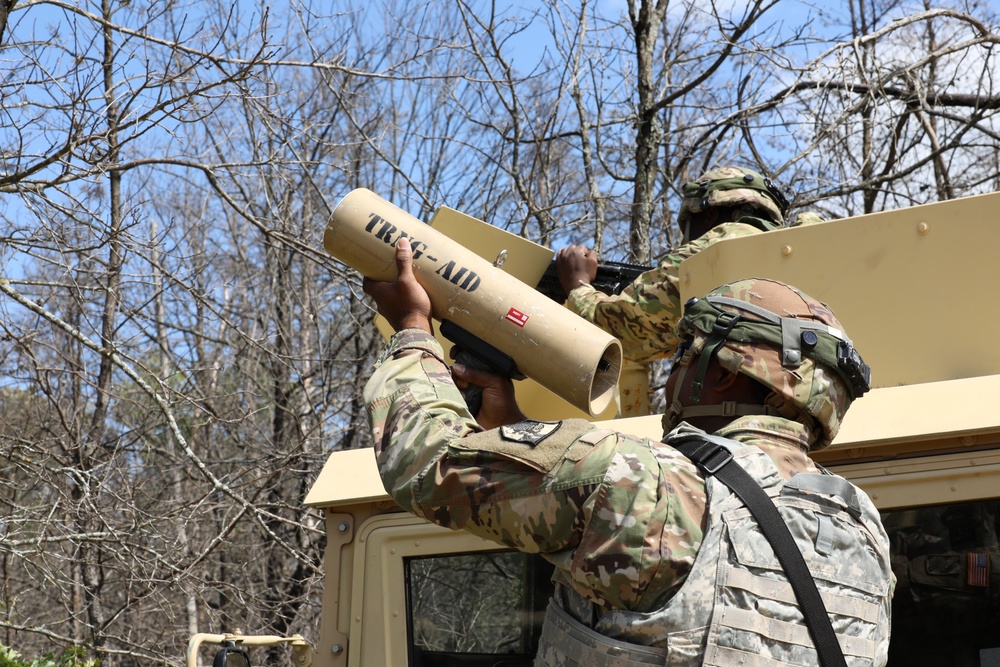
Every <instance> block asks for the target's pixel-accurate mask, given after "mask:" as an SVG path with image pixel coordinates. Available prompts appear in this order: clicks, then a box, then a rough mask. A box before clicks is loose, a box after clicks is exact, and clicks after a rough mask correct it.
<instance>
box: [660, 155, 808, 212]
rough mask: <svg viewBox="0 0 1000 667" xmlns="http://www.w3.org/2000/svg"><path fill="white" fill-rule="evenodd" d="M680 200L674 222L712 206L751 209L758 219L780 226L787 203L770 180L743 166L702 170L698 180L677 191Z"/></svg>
mask: <svg viewBox="0 0 1000 667" xmlns="http://www.w3.org/2000/svg"><path fill="white" fill-rule="evenodd" d="M681 194H682V195H683V199H682V200H681V207H680V211H678V213H677V223H678V224H680V225H683V224H684V223H685V222H686V221H687V220H688V219H689V218H690V216H691V215H692V214H694V213H701V212H702V211H704V210H706V209H708V208H712V207H716V206H741V205H743V206H752V207H753V208H755V209H756V210H757V211H758V212H759V214H760V217H761V218H764V219H766V220H769V221H770V222H772V223H775V225H776V226H781V225H782V224H783V223H784V213H785V211H786V210H787V209H788V200H787V199H786V198H785V196H784V194H783V193H782V192H781V191H780V190H779V189H778V187H777V186H776V185H775V184H774V182H773V181H771V179H770V178H767V177H766V176H762V175H761V174H759V173H758V172H756V171H753V170H752V169H744V168H743V167H720V168H718V169H713V170H711V171H706V172H705V173H704V174H702V175H701V177H700V178H698V180H695V181H691V182H689V183H685V184H684V186H683V187H682V188H681Z"/></svg>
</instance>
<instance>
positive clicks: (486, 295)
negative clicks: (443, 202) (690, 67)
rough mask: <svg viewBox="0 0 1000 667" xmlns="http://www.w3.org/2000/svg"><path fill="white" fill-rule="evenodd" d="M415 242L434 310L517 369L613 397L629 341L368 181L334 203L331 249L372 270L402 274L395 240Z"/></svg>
mask: <svg viewBox="0 0 1000 667" xmlns="http://www.w3.org/2000/svg"><path fill="white" fill-rule="evenodd" d="M401 238H406V239H408V240H409V241H410V246H411V247H412V248H413V268H414V273H415V274H416V278H417V281H418V282H419V283H420V284H421V285H422V286H423V287H424V289H425V290H427V293H428V295H429V296H430V299H431V305H432V307H433V310H434V317H435V318H437V319H438V320H442V321H450V322H452V323H454V324H456V325H458V326H459V327H461V328H463V329H465V330H466V331H468V332H469V333H471V334H472V335H474V336H477V337H478V338H481V339H482V340H484V341H486V342H487V343H489V344H490V345H492V346H493V347H495V348H497V349H498V350H500V351H501V352H503V353H504V354H506V355H508V356H509V357H510V358H511V359H512V360H513V361H514V362H515V363H516V365H517V370H518V371H520V372H521V373H523V374H524V375H526V376H528V377H530V378H532V379H533V380H535V381H536V382H538V383H539V384H540V385H542V386H543V387H545V388H546V389H548V390H550V391H552V392H553V393H555V394H557V395H558V396H560V397H561V398H563V399H564V400H566V401H568V402H569V403H571V404H572V405H573V406H575V407H577V408H579V409H581V410H584V411H585V412H588V413H589V414H590V415H592V416H596V415H598V414H599V413H601V412H602V411H603V410H604V409H605V408H606V407H607V406H608V404H609V403H610V402H611V400H612V399H613V398H614V397H615V395H616V393H617V386H618V375H619V373H620V371H621V365H622V349H621V343H619V342H618V340H617V339H615V338H614V337H613V336H611V335H610V334H608V333H606V332H604V331H602V330H601V329H598V328H597V327H596V326H594V325H593V324H591V323H590V322H588V321H586V320H584V319H583V318H581V317H579V316H577V315H575V314H574V313H572V312H570V311H569V310H567V309H566V308H563V307H562V306H561V305H559V304H557V303H556V302H555V301H552V300H551V299H549V298H548V297H545V296H542V295H541V294H539V293H538V292H536V291H535V290H534V289H533V288H532V287H529V286H528V285H526V284H524V283H523V282H521V281H520V280H518V279H517V278H514V277H513V276H510V275H508V274H506V273H504V272H503V271H501V270H500V269H498V268H496V267H494V266H493V265H492V264H491V263H490V262H488V261H487V260H485V259H483V258H481V257H479V256H478V255H476V254H475V253H473V252H472V251H470V250H468V249H466V248H465V247H464V246H462V245H461V244H459V243H457V242H455V241H453V240H452V239H450V238H448V237H447V236H445V235H444V234H442V233H440V232H438V231H437V230H435V229H434V228H432V227H431V226H430V225H427V224H424V223H423V222H421V221H420V220H418V219H417V218H415V217H413V216H412V215H410V214H408V213H406V212H405V211H403V210H402V209H400V208H398V207H396V206H394V205H392V204H390V203H389V202H387V201H386V200H384V199H382V198H381V197H379V196H378V195H376V194H375V193H373V192H371V191H370V190H366V189H364V188H359V189H357V190H352V191H351V192H350V193H349V194H348V195H347V196H346V197H344V198H343V200H341V202H340V203H339V204H338V205H337V207H336V208H335V209H334V210H333V214H332V216H331V217H330V222H329V224H328V225H327V227H326V233H325V234H324V236H323V245H324V247H325V248H326V250H327V252H329V253H330V254H331V255H333V256H334V257H336V258H337V259H339V260H340V261H342V262H344V263H345V264H347V265H349V266H351V267H352V268H354V269H356V270H357V271H359V272H360V273H361V274H362V275H364V276H366V277H368V278H372V279H374V280H387V281H391V280H395V279H396V263H395V250H394V248H395V246H396V242H397V241H398V240H399V239H401Z"/></svg>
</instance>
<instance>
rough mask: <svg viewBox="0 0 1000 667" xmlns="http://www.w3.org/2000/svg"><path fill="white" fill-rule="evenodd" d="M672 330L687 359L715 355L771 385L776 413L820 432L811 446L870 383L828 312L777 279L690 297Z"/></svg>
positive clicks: (827, 439) (822, 440)
mask: <svg viewBox="0 0 1000 667" xmlns="http://www.w3.org/2000/svg"><path fill="white" fill-rule="evenodd" d="M734 315H735V316H737V317H733V316H734ZM723 329H726V330H725V331H724V332H723ZM678 334H679V336H680V338H681V339H682V340H685V341H687V342H688V343H689V349H688V352H687V353H688V354H689V355H690V359H691V361H690V363H692V364H697V363H703V365H707V363H708V360H709V359H711V358H715V359H716V360H717V362H718V363H719V364H720V365H722V366H723V367H724V368H726V369H727V370H729V371H731V372H738V373H742V374H744V375H747V376H749V377H751V378H753V379H754V380H756V381H757V382H759V383H760V384H762V385H764V386H765V387H767V388H769V389H770V390H771V391H772V392H773V395H772V396H770V397H769V399H768V403H769V404H770V405H772V406H773V407H774V408H776V409H777V412H778V413H779V414H780V415H782V416H784V417H787V418H791V419H797V420H799V421H804V422H805V423H807V425H809V422H810V419H809V418H811V419H812V420H814V421H815V424H816V425H818V426H819V427H820V429H819V431H820V432H819V433H818V437H817V439H816V441H815V442H814V444H813V445H812V447H811V449H820V448H822V447H827V446H829V445H830V443H831V442H833V439H834V437H836V435H837V432H838V431H839V430H840V424H841V421H842V420H843V417H844V414H845V413H846V412H847V408H848V407H850V405H851V403H852V401H853V400H854V399H855V398H857V397H859V396H861V395H862V394H864V393H865V392H866V391H868V388H869V379H870V371H869V369H868V366H867V365H865V363H864V362H863V361H862V360H861V357H860V355H859V354H858V353H857V351H856V350H855V349H854V345H853V343H852V342H851V340H850V339H849V338H848V337H847V336H846V335H845V334H844V333H843V327H842V326H841V324H840V322H839V321H838V320H837V317H836V316H835V315H834V313H833V311H832V310H831V309H830V308H829V307H828V306H827V305H826V304H823V303H821V302H820V301H817V300H816V299H814V298H812V297H810V296H809V295H807V294H805V293H803V292H801V291H800V290H798V289H796V288H794V287H791V286H789V285H786V284H784V283H781V282H778V281H776V280H769V279H762V278H753V279H749V280H740V281H737V282H734V283H730V284H728V285H723V286H722V287H718V288H716V289H714V290H712V292H711V293H709V294H708V295H707V296H706V297H705V298H704V299H691V300H690V301H688V303H687V304H686V305H685V313H684V317H683V318H681V320H680V322H679V323H678ZM701 356H704V361H703V362H702V360H701V359H698V357H701ZM813 430H815V429H813ZM814 437H816V436H814Z"/></svg>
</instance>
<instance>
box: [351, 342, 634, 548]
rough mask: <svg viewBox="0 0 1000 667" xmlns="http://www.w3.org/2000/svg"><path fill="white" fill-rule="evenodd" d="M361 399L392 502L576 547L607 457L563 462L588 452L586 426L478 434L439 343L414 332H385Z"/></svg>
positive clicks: (482, 529)
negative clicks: (379, 356)
mask: <svg viewBox="0 0 1000 667" xmlns="http://www.w3.org/2000/svg"><path fill="white" fill-rule="evenodd" d="M364 396H365V404H366V406H367V409H368V416H369V420H370V422H371V426H372V432H373V435H374V438H375V441H376V449H377V451H378V464H379V473H380V474H381V476H382V481H383V484H384V485H385V488H386V491H387V492H388V493H389V494H390V495H391V496H392V497H393V498H394V499H395V500H396V502H397V503H399V505H400V506H401V507H403V508H404V509H406V510H409V511H411V512H413V513H414V514H417V515H418V516H422V517H425V518H426V519H428V520H430V521H432V522H434V523H436V524H439V525H442V526H446V527H448V528H453V529H463V530H466V531H469V532H472V533H475V534H476V535H479V536H481V537H484V538H486V539H489V540H492V541H494V542H499V543H501V544H505V545H508V546H511V547H515V548H518V549H521V550H523V551H529V552H534V553H539V552H541V553H546V552H555V551H560V550H563V549H567V548H571V547H573V546H575V545H576V544H577V543H579V533H580V531H581V528H582V525H583V523H584V522H585V520H584V516H583V514H584V512H585V511H586V510H585V507H586V506H587V505H588V503H592V499H591V498H590V496H591V495H592V494H594V493H595V491H596V490H597V488H598V486H599V484H600V482H601V480H602V479H603V477H604V474H605V472H606V469H607V467H608V462H607V460H605V459H609V458H610V456H612V455H613V453H614V447H613V446H612V447H608V448H607V452H608V453H607V456H606V457H604V458H603V459H602V458H601V457H594V458H590V457H588V459H587V460H588V463H587V464H586V465H585V466H584V465H580V466H577V465H575V464H574V463H573V462H572V461H568V460H566V459H565V457H566V456H571V457H574V458H577V459H582V458H583V457H584V455H585V454H588V453H590V451H591V450H592V449H593V444H592V443H587V442H578V440H579V439H580V438H581V437H582V436H584V435H585V434H586V433H587V432H589V431H592V430H593V427H592V426H591V425H590V424H589V423H588V422H585V421H583V420H566V421H564V422H551V423H546V422H526V423H525V424H526V425H525V426H523V427H521V433H520V434H518V433H516V432H515V430H516V429H513V428H512V429H511V433H512V434H513V435H512V436H511V437H512V438H514V439H510V440H503V439H502V438H501V437H500V431H499V430H498V429H495V430H493V431H487V432H483V431H482V429H481V428H480V427H479V426H478V424H477V423H476V421H475V420H474V419H473V417H472V415H471V414H470V413H469V411H468V408H467V407H466V405H465V403H464V401H463V400H462V396H461V393H460V392H459V390H458V388H457V387H456V386H455V384H454V382H453V381H452V379H451V373H450V372H449V370H448V367H447V366H446V365H445V363H444V360H443V354H442V351H441V348H440V345H439V344H438V343H437V341H436V340H434V339H433V338H432V337H431V336H430V335H428V334H422V333H420V332H418V331H415V330H412V331H407V332H404V333H401V334H397V335H396V336H394V337H393V340H392V341H390V344H389V346H388V348H387V349H386V351H385V353H383V355H382V359H381V360H380V363H379V365H378V368H377V369H376V371H375V373H374V374H373V375H372V377H371V379H370V380H369V381H368V384H367V385H366V387H365V392H364ZM546 424H548V425H547V426H546ZM532 428H536V429H541V431H542V435H543V436H544V437H541V438H539V436H538V434H532V433H530V432H529V431H530V429H532ZM546 429H547V430H548V431H550V432H548V433H545V431H546ZM516 438H522V441H518V440H517V439H516ZM532 438H534V439H535V442H532ZM573 445H577V446H576V447H575V448H573ZM571 448H573V449H572V452H569V450H570V449H571Z"/></svg>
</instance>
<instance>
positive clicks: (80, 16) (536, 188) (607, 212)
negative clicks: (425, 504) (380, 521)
mask: <svg viewBox="0 0 1000 667" xmlns="http://www.w3.org/2000/svg"><path fill="white" fill-rule="evenodd" d="M322 4H323V5H324V6H322V7H321V6H319V5H320V3H317V4H315V5H314V4H310V3H306V2H303V3H299V2H290V3H288V4H286V5H283V6H280V7H273V6H272V7H266V6H265V5H260V6H250V5H247V4H246V3H230V2H227V1H225V0H222V1H220V2H214V3H200V4H184V3H182V2H179V1H171V2H166V3H163V2H151V1H147V0H141V1H140V0H131V1H130V2H125V3H115V2H111V0H101V1H100V2H96V1H95V2H91V3H67V2H62V1H61V0H41V1H36V2H25V3H16V4H15V3H13V2H7V3H3V6H2V7H0V31H2V32H0V40H2V41H0V53H2V54H3V58H4V61H3V62H4V65H3V67H4V69H5V71H4V74H5V76H4V77H3V78H2V79H0V93H2V104H0V112H2V113H3V115H4V120H3V122H2V123H0V127H2V128H3V129H2V131H0V161H2V165H3V168H2V172H0V193H3V196H4V198H5V199H4V209H3V210H2V211H0V238H2V241H3V242H2V243H0V267H2V269H3V274H2V275H3V280H0V378H2V380H0V401H2V405H3V408H4V410H3V417H2V419H3V424H2V426H0V461H2V463H3V466H4V472H5V475H4V481H3V483H2V484H0V514H2V515H3V516H4V521H3V522H2V523H0V568H2V570H3V572H2V574H3V577H4V578H3V586H2V587H0V602H2V605H3V610H2V613H0V628H3V634H2V641H3V643H5V644H8V645H14V646H15V647H16V648H18V650H21V651H22V652H24V653H26V654H28V655H31V654H33V653H35V654H38V653H45V652H49V651H52V650H53V647H54V646H57V647H58V646H71V645H76V646H81V647H84V648H85V649H86V650H87V651H89V652H91V653H92V654H94V655H96V656H99V657H101V659H102V660H103V661H104V662H105V664H110V665H118V664H122V665H126V664H128V665H131V664H137V663H138V662H140V661H150V660H154V661H158V662H170V663H173V664H177V663H179V662H180V660H181V659H182V656H183V644H184V643H185V642H186V640H187V637H188V636H189V635H190V634H191V633H193V632H196V631H205V630H231V629H235V628H237V627H240V628H242V629H244V630H245V631H250V632H266V633H289V632H300V633H302V634H304V635H306V636H307V637H310V636H312V633H313V632H314V629H315V627H316V623H315V617H316V614H318V613H319V611H318V609H317V607H316V595H315V592H316V588H317V586H319V584H320V576H321V575H320V570H319V563H320V553H321V550H322V547H323V534H322V521H321V517H319V516H318V515H317V514H315V513H313V512H311V511H309V510H307V509H304V508H303V507H302V505H301V500H302V498H303V497H304V495H305V493H306V491H307V490H308V488H309V485H310V483H311V481H312V479H314V477H315V475H316V474H318V472H319V470H320V468H321V466H322V463H323V461H324V460H325V458H326V456H327V454H328V452H329V451H331V450H332V449H337V448H352V447H361V446H366V445H368V444H369V443H370V435H369V434H368V431H367V426H366V417H365V406H364V405H363V404H362V399H361V388H362V387H363V385H364V382H365V381H366V379H367V377H368V374H369V370H370V367H371V363H372V359H373V356H374V353H375V350H376V349H377V347H378V344H379V341H380V337H379V335H378V334H377V333H376V332H375V330H374V328H373V326H372V319H373V312H372V309H371V307H370V305H369V304H367V303H366V302H365V301H364V300H363V299H362V298H361V294H360V278H359V277H358V276H357V275H355V274H353V273H352V272H351V271H349V270H347V269H346V268H345V267H343V266H340V265H338V264H337V263H336V262H334V261H333V260H331V258H329V257H328V256H327V255H326V254H325V253H324V251H323V250H322V247H321V238H322V230H323V228H324V226H325V224H326V221H327V219H328V217H329V212H330V210H331V208H332V207H333V206H334V205H335V203H336V201H337V200H338V199H339V197H340V196H342V195H343V194H346V193H347V192H348V191H350V190H351V189H353V188H357V187H368V188H371V189H373V190H375V191H377V192H379V193H380V194H382V195H383V196H385V197H387V198H389V199H391V200H392V201H394V202H395V203H397V204H399V205H400V206H402V207H403V208H406V209H407V210H409V211H411V212H412V213H414V214H415V215H418V216H419V217H422V218H428V217H429V216H430V214H431V213H432V211H433V210H434V209H435V208H437V207H438V206H440V205H442V204H446V205H449V206H453V207H455V208H458V209H460V210H464V211H466V212H468V213H470V214H472V215H475V216H476V217H480V218H482V219H485V220H487V221H489V222H491V223H494V224H497V225H499V226H502V227H504V228H507V229H510V230H512V231H514V232H516V233H520V234H522V235H524V236H526V237H529V238H532V239H534V240H536V241H541V242H544V243H547V244H551V245H554V246H558V245H560V244H562V243H566V242H569V241H575V242H589V243H592V244H594V245H597V246H598V247H600V248H601V249H602V251H603V252H604V253H605V254H606V255H608V256H611V257H613V258H616V259H625V258H633V259H636V260H640V261H649V260H652V259H653V258H654V257H655V256H656V255H658V253H659V251H660V250H661V249H663V248H666V247H667V246H669V245H670V244H671V243H672V242H673V241H674V240H675V239H676V237H677V234H676V229H675V227H674V226H673V218H674V216H673V211H675V210H676V207H677V204H678V201H679V199H678V191H677V185H678V183H679V182H682V181H684V180H688V179H690V178H693V177H695V176H697V175H698V173H700V172H701V171H703V170H704V169H707V168H709V167H712V166H715V165H718V164H721V163H730V162H735V163H738V164H747V165H752V166H756V167H757V168H759V169H760V170H761V171H764V172H765V173H767V174H769V175H771V176H772V177H775V178H777V179H778V180H779V181H780V182H782V183H783V184H784V185H786V186H789V187H790V188H792V189H794V190H795V191H796V198H795V204H796V205H797V206H803V207H805V206H808V207H810V208H814V209H817V210H820V211H821V212H823V213H825V214H826V215H828V216H838V215H851V214H855V213H861V212H868V211H872V210H878V209H880V208H884V207H891V206H898V205H902V204H909V203H922V202H927V201H935V200H938V199H945V198H950V197H957V196H963V195H966V194H972V193H977V192H983V191H987V190H993V189H997V188H1000V182H998V178H1000V177H998V176H997V174H998V173H1000V169H998V168H997V166H998V165H997V160H998V159H1000V158H998V157H997V156H998V155H1000V150H998V148H1000V146H998V144H1000V128H998V126H997V118H996V113H997V110H998V109H1000V95H998V92H997V91H996V89H995V88H994V85H995V82H994V80H993V72H995V71H997V67H996V59H995V55H994V52H995V51H996V48H995V45H996V43H997V40H998V37H997V32H996V28H995V27H994V26H995V25H996V24H997V21H996V18H995V17H994V16H992V15H991V14H989V12H988V8H986V7H982V6H979V5H976V4H973V3H971V2H970V3H966V4H965V5H963V6H962V7H961V8H956V9H931V8H930V7H929V6H918V7H915V8H910V7H904V6H903V4H902V3H881V2H875V1H873V0H853V1H852V3H850V4H849V5H847V6H846V8H845V12H844V13H843V14H842V15H837V16H834V17H832V18H831V21H830V23H829V24H824V25H817V24H812V23H809V22H808V21H805V20H804V21H803V22H802V23H801V24H798V25H794V26H789V25H788V24H787V23H786V22H785V21H784V20H783V18H782V17H778V16H776V14H775V11H774V7H775V3H774V2H768V1H764V0H761V1H758V2H752V3H750V4H749V5H746V6H739V7H736V8H735V9H724V8H723V7H721V6H715V5H708V6H705V5H703V4H699V3H690V2H680V3H678V2H666V0H663V1H660V2H654V1H652V0H650V1H645V2H644V1H642V0H630V1H629V2H628V3H627V4H626V7H625V11H624V12H622V13H621V14H609V13H607V12H608V10H607V8H606V4H605V3H593V2H589V0H588V1H582V2H580V3H566V2H560V1H558V0H551V1H547V2H543V3H537V4H536V5H534V6H533V9H532V10H530V11H525V10H522V9H518V8H517V7H516V6H514V5H503V4H496V3H483V2H477V1H473V0H468V1H463V2H461V3H458V4H455V3H435V2H422V3H412V2H409V3H403V2H388V3H382V4H380V5H379V6H373V5H366V6H364V7H360V6H357V5H356V3H353V4H352V3H349V2H346V1H345V2H339V3H322ZM328 4H329V6H326V5H328ZM782 6H787V5H786V4H785V3H783V5H782ZM4 21H5V22H6V23H5V24H4Z"/></svg>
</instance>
